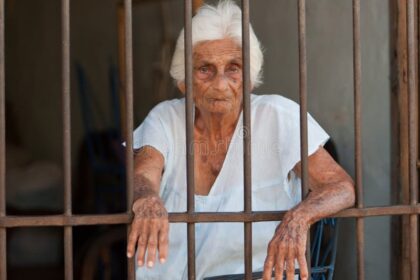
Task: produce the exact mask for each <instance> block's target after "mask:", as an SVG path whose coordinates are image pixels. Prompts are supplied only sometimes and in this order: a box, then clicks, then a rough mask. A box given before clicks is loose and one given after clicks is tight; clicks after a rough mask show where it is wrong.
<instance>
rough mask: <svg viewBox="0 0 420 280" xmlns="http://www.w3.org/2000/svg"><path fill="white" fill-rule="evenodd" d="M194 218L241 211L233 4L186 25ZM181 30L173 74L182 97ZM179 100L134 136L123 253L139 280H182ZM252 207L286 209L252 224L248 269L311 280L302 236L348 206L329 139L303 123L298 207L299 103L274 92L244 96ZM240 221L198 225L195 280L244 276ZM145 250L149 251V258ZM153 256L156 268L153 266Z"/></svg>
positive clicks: (349, 191)
mask: <svg viewBox="0 0 420 280" xmlns="http://www.w3.org/2000/svg"><path fill="white" fill-rule="evenodd" d="M192 30H193V36H192V39H193V85H194V87H193V88H194V89H193V95H194V103H195V108H194V110H195V111H194V116H195V119H194V139H195V142H194V152H195V163H194V168H195V186H196V189H195V205H196V211H203V212H212V211H214V212H218V211H223V212H232V211H243V170H242V166H243V165H242V164H243V162H242V160H243V139H242V138H241V136H242V135H243V133H246V131H243V127H242V71H243V69H242V48H241V41H242V39H241V11H240V9H239V7H238V6H236V4H234V2H232V1H222V2H219V4H218V5H217V6H216V7H213V6H204V7H202V8H201V9H200V10H199V11H198V13H197V15H196V16H195V17H194V18H193V25H192ZM183 36H184V35H183V32H181V34H180V36H179V38H178V42H177V45H176V50H175V53H174V57H173V61H172V66H171V75H172V77H173V78H174V79H175V80H176V82H177V85H178V88H179V89H180V90H181V92H183V93H184V92H185V83H184V40H183V38H184V37H183ZM250 52H251V84H252V86H253V88H255V87H257V86H258V85H259V84H260V83H261V68H262V52H261V47H260V44H259V42H258V39H257V38H256V36H255V34H254V32H253V31H252V28H251V34H250ZM184 106H185V99H184V98H181V99H175V100H169V101H165V102H162V103H160V104H158V105H157V106H156V107H155V108H153V109H152V111H151V112H150V113H149V115H148V116H147V118H146V119H145V120H144V122H143V123H142V124H141V125H140V127H138V128H137V129H136V130H135V132H134V148H135V149H136V152H135V178H134V184H135V201H134V204H133V212H134V220H133V223H132V229H131V232H130V236H129V240H128V246H127V256H128V257H133V256H134V253H135V247H136V246H137V257H136V260H137V277H138V279H165V280H166V279H187V233H186V226H185V224H172V225H171V227H170V230H169V224H168V214H167V213H168V211H169V212H182V211H186V185H187V183H186V178H187V177H186V158H185V155H186V151H185V142H186V136H185V135H186V133H185V107H184ZM251 119H252V124H251V128H252V129H251V130H252V133H253V135H252V141H253V143H252V207H253V210H255V211H264V210H267V211H268V210H289V209H290V210H289V211H288V212H287V214H286V215H285V217H284V219H283V221H282V222H281V223H280V224H279V223H278V222H265V223H255V224H253V250H252V252H253V270H254V271H262V270H264V279H271V274H272V272H273V270H274V272H275V275H276V279H282V275H283V271H284V270H285V271H286V274H287V279H288V280H290V279H294V270H295V261H296V262H297V263H298V264H299V267H300V273H301V279H308V270H307V264H306V260H305V249H306V239H307V232H308V229H309V227H310V225H311V224H313V223H314V222H315V221H317V220H319V219H321V218H323V217H326V216H328V215H331V214H333V213H335V212H337V211H339V210H341V209H343V208H346V207H349V206H351V205H353V204H354V186H353V182H352V180H351V178H350V177H349V175H348V174H347V173H346V172H345V171H344V170H343V169H342V168H341V167H340V166H339V165H338V164H337V163H336V162H335V161H334V160H333V159H332V158H331V157H330V156H329V154H328V153H327V152H326V151H325V150H324V149H323V148H322V146H323V144H324V143H325V142H326V141H327V140H328V135H327V134H326V133H325V131H324V130H323V129H322V128H321V127H320V126H319V125H318V123H317V122H316V121H315V120H314V119H313V118H312V117H311V116H308V135H309V137H308V138H309V139H308V140H309V141H308V142H309V146H308V149H309V155H310V156H309V160H308V163H309V164H308V168H309V172H308V173H309V186H310V190H311V192H310V194H309V195H308V197H307V198H306V199H305V200H303V201H301V189H300V179H299V176H300V174H301V170H300V164H299V161H300V143H299V142H300V136H299V106H298V105H297V104H296V103H294V102H293V101H291V100H288V99H286V98H284V97H281V96H279V95H258V96H257V95H254V94H252V95H251ZM243 242H244V240H243V224H241V223H211V224H197V225H196V262H197V268H196V273H197V279H203V278H204V277H208V276H216V275H224V274H236V273H243V272H244V265H243V259H244V258H243ZM146 251H147V254H146ZM157 256H158V259H159V261H156V257H157Z"/></svg>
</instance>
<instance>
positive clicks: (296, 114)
mask: <svg viewBox="0 0 420 280" xmlns="http://www.w3.org/2000/svg"><path fill="white" fill-rule="evenodd" d="M299 110H300V109H299V105H298V104H296V103H295V102H293V101H290V103H289V104H288V107H287V109H286V110H283V112H282V114H281V115H280V116H279V118H282V120H280V124H281V125H282V127H281V128H280V131H281V137H282V138H283V139H282V141H281V143H283V145H282V148H280V153H281V154H280V157H281V158H282V162H283V168H284V170H283V171H284V174H288V173H289V172H290V171H291V170H292V169H293V168H294V166H295V165H296V164H297V163H298V162H300V161H301V156H300V149H301V147H300V111H299ZM328 139H329V135H328V134H327V133H326V132H325V130H324V129H323V128H322V127H321V126H320V125H319V123H318V122H317V121H316V120H315V119H314V118H313V117H312V116H311V115H310V114H309V113H308V156H309V155H311V154H313V153H315V152H316V151H317V150H318V149H319V147H322V146H324V144H325V143H326V142H327V141H328Z"/></svg>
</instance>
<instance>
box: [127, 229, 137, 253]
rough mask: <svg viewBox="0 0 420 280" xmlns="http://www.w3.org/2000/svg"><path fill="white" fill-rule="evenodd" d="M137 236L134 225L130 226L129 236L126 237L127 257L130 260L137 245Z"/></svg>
mask: <svg viewBox="0 0 420 280" xmlns="http://www.w3.org/2000/svg"><path fill="white" fill-rule="evenodd" d="M138 236H139V234H138V229H137V227H136V225H134V223H133V225H132V226H131V230H130V234H129V235H128V241H127V257H128V258H131V257H133V256H134V251H135V249H136V248H135V246H136V243H137V238H138Z"/></svg>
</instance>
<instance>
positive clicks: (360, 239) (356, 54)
mask: <svg viewBox="0 0 420 280" xmlns="http://www.w3.org/2000/svg"><path fill="white" fill-rule="evenodd" d="M361 69H362V68H361V51H360V0H353V79H354V81H353V82H354V126H355V130H354V134H355V137H354V140H355V169H356V172H355V173H356V191H357V208H363V186H362V183H363V182H362V135H361V86H360V85H361ZM356 231H357V232H356V239H357V279H359V280H363V279H365V269H364V248H365V241H364V220H363V218H356Z"/></svg>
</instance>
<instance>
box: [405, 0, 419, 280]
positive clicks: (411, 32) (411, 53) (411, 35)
mask: <svg viewBox="0 0 420 280" xmlns="http://www.w3.org/2000/svg"><path fill="white" fill-rule="evenodd" d="M414 13H415V12H414V0H408V3H407V29H408V30H407V33H408V92H409V96H408V98H409V102H408V104H409V108H408V121H409V149H410V153H409V161H410V163H409V164H410V166H409V183H410V204H411V205H413V206H414V205H416V204H417V188H418V177H417V176H418V174H417V157H418V151H417V133H416V132H417V122H416V118H417V92H416V69H415V68H416V63H418V60H417V59H416V56H415V52H416V50H415V49H416V42H415V40H416V38H417V36H416V34H415V15H414ZM418 265H419V263H418V217H417V215H410V276H411V279H418V276H419V275H418V273H419V267H418Z"/></svg>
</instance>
